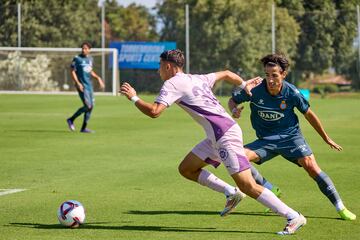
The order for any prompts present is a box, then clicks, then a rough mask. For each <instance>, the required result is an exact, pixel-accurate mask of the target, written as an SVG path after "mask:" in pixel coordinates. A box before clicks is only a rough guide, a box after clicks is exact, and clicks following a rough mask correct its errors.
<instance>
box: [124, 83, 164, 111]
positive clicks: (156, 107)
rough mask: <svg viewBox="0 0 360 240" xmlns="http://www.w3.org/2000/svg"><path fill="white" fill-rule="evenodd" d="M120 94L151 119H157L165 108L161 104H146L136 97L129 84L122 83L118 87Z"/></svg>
mask: <svg viewBox="0 0 360 240" xmlns="http://www.w3.org/2000/svg"><path fill="white" fill-rule="evenodd" d="M120 92H121V93H122V94H124V95H125V96H126V97H127V98H128V99H129V100H131V101H133V102H134V103H135V106H136V107H137V108H138V109H139V110H140V111H141V112H142V113H144V114H145V115H147V116H149V117H151V118H157V117H159V116H160V114H161V113H162V112H163V111H164V110H165V109H166V106H165V105H163V104H161V103H148V102H145V101H144V100H142V99H140V98H139V97H138V96H137V95H136V91H135V89H134V88H133V87H132V86H131V85H130V84H129V83H124V84H123V85H121V87H120Z"/></svg>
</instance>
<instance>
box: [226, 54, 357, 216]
mask: <svg viewBox="0 0 360 240" xmlns="http://www.w3.org/2000/svg"><path fill="white" fill-rule="evenodd" d="M261 62H262V64H263V66H264V70H265V75H266V79H265V80H263V82H262V83H261V84H259V85H258V86H256V87H254V88H253V89H252V90H251V92H252V96H249V95H248V94H247V92H244V91H242V90H238V91H234V93H233V95H232V97H231V98H230V99H229V103H228V105H229V108H230V110H231V111H232V113H233V117H235V118H239V117H240V113H241V110H242V109H243V106H241V105H240V106H239V104H242V103H244V102H250V110H251V115H250V118H251V124H252V126H253V128H254V129H255V131H256V135H257V138H258V139H257V140H255V141H254V142H251V143H249V144H246V145H245V153H246V156H247V157H248V158H249V160H250V161H253V162H255V163H257V164H262V163H264V162H266V161H268V160H270V159H272V158H274V157H276V156H278V155H281V156H282V157H284V158H285V159H287V160H288V161H290V162H292V163H294V164H296V165H298V166H301V167H303V168H304V170H305V171H306V172H307V173H308V174H309V176H310V177H311V178H313V179H314V181H315V182H316V184H317V185H318V187H319V189H320V191H321V192H322V193H323V194H324V195H325V196H326V197H327V198H328V199H329V200H330V202H331V203H332V204H333V205H334V207H335V209H336V210H337V212H338V214H339V215H340V217H341V218H342V219H344V220H355V219H356V215H355V214H353V213H352V212H350V211H349V210H348V209H347V208H346V207H345V205H344V203H343V201H342V200H341V198H340V195H339V193H338V192H337V190H336V188H335V185H334V183H333V182H332V181H331V179H330V177H329V176H328V175H327V174H326V173H325V172H324V171H322V170H321V168H320V167H319V165H318V164H317V162H316V160H315V156H314V154H313V152H312V150H311V148H310V146H309V145H308V144H307V142H306V141H305V138H304V137H303V135H302V133H301V130H300V126H299V120H298V117H297V115H296V114H295V112H294V108H297V109H298V110H299V111H300V112H301V113H302V114H303V115H304V117H305V119H306V120H307V121H308V122H309V123H310V125H311V126H312V127H313V128H314V129H315V130H316V131H317V133H318V134H319V135H320V136H321V138H322V139H323V140H324V141H325V143H326V144H328V145H329V146H330V147H331V148H332V149H335V150H337V151H341V150H342V147H341V146H340V145H338V144H337V143H336V142H334V141H333V140H332V139H331V138H330V137H329V136H328V134H327V133H326V132H325V129H324V127H323V126H322V124H321V122H320V119H319V118H318V117H317V116H316V114H315V113H314V112H313V111H312V110H311V109H310V104H309V103H308V101H307V100H306V99H305V98H304V96H303V95H302V94H301V93H300V92H299V91H298V90H297V89H296V87H295V86H294V85H292V84H290V83H288V82H286V81H285V78H286V75H287V73H288V67H289V62H288V60H287V58H286V57H285V56H284V55H282V54H270V55H267V56H265V57H263V58H262V59H261ZM252 174H253V177H254V178H255V180H256V182H257V183H258V184H260V185H263V186H264V187H266V188H269V189H270V190H273V189H274V188H273V186H272V184H271V183H270V182H269V181H267V180H266V179H265V178H263V177H262V176H261V174H260V173H259V172H258V171H257V170H256V169H255V168H252ZM276 191H278V190H276V189H275V191H274V190H273V192H275V193H276Z"/></svg>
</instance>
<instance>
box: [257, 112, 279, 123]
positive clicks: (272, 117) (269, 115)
mask: <svg viewBox="0 0 360 240" xmlns="http://www.w3.org/2000/svg"><path fill="white" fill-rule="evenodd" d="M258 115H259V117H260V118H262V119H263V120H265V121H277V120H279V119H280V118H283V117H284V116H285V115H284V114H283V113H279V112H276V111H269V110H264V111H258Z"/></svg>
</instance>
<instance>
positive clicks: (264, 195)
mask: <svg viewBox="0 0 360 240" xmlns="http://www.w3.org/2000/svg"><path fill="white" fill-rule="evenodd" d="M184 62H185V60H184V55H183V53H182V52H181V51H180V50H170V51H165V52H163V53H162V54H161V55H160V68H159V74H160V77H161V79H162V80H163V81H164V84H163V86H162V88H161V90H160V94H159V95H158V97H157V98H156V100H155V102H154V103H148V102H145V101H143V100H142V99H140V98H139V97H138V96H137V95H136V91H135V89H134V88H132V87H131V86H130V84H128V83H124V84H123V85H122V86H121V93H123V94H124V95H126V97H127V98H128V99H130V100H132V101H133V102H135V106H136V107H137V108H138V109H139V110H140V111H141V112H142V113H144V114H145V115H147V116H150V117H152V118H156V117H158V116H160V114H161V113H162V112H163V111H164V110H165V109H166V108H167V107H169V106H170V105H172V104H173V103H176V104H177V105H179V106H180V107H181V108H182V109H184V110H185V111H186V112H187V113H188V114H190V116H191V117H192V118H193V119H194V120H195V121H196V122H198V123H199V124H200V125H201V126H202V127H203V128H204V130H205V132H206V135H207V137H206V138H205V139H204V140H203V141H202V142H200V143H199V144H198V145H196V146H195V147H194V148H193V149H192V151H191V152H189V153H188V154H187V155H186V157H185V159H184V160H183V161H182V162H181V164H180V166H179V171H180V173H181V174H182V175H183V176H184V177H185V178H187V179H189V180H192V181H195V182H198V183H200V184H201V185H204V186H207V187H209V188H210V189H212V190H215V191H218V192H221V193H224V194H225V195H226V196H228V201H227V204H226V206H225V209H224V211H223V212H222V215H226V214H228V213H229V212H230V211H231V210H232V209H233V207H234V206H236V204H237V203H238V201H239V200H240V199H239V198H238V197H237V196H239V194H240V193H239V190H237V189H234V188H233V187H231V186H230V185H228V184H227V183H225V182H224V181H222V180H221V179H219V178H217V177H216V176H215V175H213V174H212V173H210V172H208V171H206V170H205V169H202V168H203V167H205V166H206V165H208V164H211V165H213V166H215V167H217V166H218V165H219V164H220V163H221V162H223V163H224V165H225V166H226V168H227V170H228V172H229V174H230V175H231V177H232V178H233V179H234V181H235V183H236V185H237V186H238V187H239V188H240V190H241V191H242V192H243V193H245V194H246V195H248V196H250V197H252V198H254V199H256V200H257V201H258V202H260V203H262V204H263V205H265V206H267V207H269V208H271V209H272V211H273V212H275V213H278V214H279V215H281V216H283V217H285V218H286V219H287V224H286V226H285V228H284V230H283V231H281V232H279V234H292V233H294V232H295V231H296V230H298V229H299V228H300V227H301V226H303V225H305V224H306V219H305V218H304V216H303V215H301V214H299V213H298V212H296V211H294V210H293V209H291V208H290V207H288V206H287V205H286V204H285V203H283V202H282V201H281V200H280V199H278V198H277V197H276V196H275V195H274V194H273V193H272V192H271V191H270V190H268V189H266V188H264V187H262V186H261V185H258V184H256V182H255V180H254V179H253V177H252V176H251V171H250V164H249V162H248V160H247V158H246V156H245V153H244V148H243V141H242V131H241V129H240V127H239V126H238V125H237V124H236V122H235V121H234V120H233V119H232V118H231V116H230V115H229V114H228V113H227V112H226V111H225V109H224V108H223V107H222V106H221V105H220V103H219V101H218V100H217V99H216V98H215V96H214V94H213V93H212V90H211V88H212V87H213V86H214V84H215V83H216V82H217V81H227V82H229V83H231V84H236V85H239V86H242V87H243V88H245V90H246V91H247V92H248V93H249V94H250V90H251V88H252V87H253V86H255V85H256V84H258V83H259V81H260V80H261V79H260V78H254V79H251V80H249V81H248V82H247V84H246V83H245V82H244V81H243V80H242V79H241V78H240V77H239V76H238V75H236V74H234V73H232V72H230V71H221V72H216V73H210V74H207V75H191V74H185V73H184V72H183V66H184Z"/></svg>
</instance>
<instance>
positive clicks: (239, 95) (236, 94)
mask: <svg viewBox="0 0 360 240" xmlns="http://www.w3.org/2000/svg"><path fill="white" fill-rule="evenodd" d="M231 96H232V100H233V101H234V102H235V103H236V104H240V103H243V102H248V101H250V96H249V95H248V94H247V93H246V92H245V91H244V90H243V89H240V88H238V89H235V90H234V91H233V92H232V94H231Z"/></svg>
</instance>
